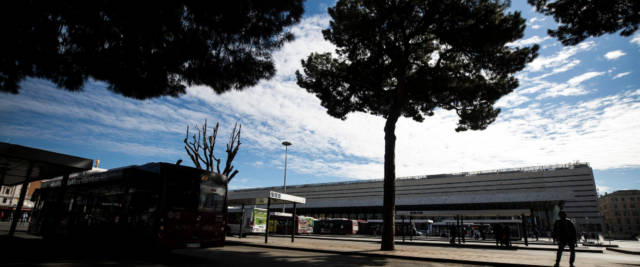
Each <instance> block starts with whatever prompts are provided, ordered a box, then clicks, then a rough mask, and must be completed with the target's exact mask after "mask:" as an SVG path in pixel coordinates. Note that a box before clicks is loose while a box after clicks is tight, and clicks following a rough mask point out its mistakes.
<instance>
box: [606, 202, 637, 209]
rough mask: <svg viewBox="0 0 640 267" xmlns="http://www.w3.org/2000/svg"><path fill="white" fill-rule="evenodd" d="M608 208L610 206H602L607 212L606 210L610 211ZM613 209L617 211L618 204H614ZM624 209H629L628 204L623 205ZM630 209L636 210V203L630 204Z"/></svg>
mask: <svg viewBox="0 0 640 267" xmlns="http://www.w3.org/2000/svg"><path fill="white" fill-rule="evenodd" d="M608 208H609V205H602V209H603V210H606V209H608ZM613 208H614V209H617V208H618V204H613ZM622 208H623V209H626V208H627V204H622ZM629 208H631V209H635V208H636V204H635V203H631V204H629Z"/></svg>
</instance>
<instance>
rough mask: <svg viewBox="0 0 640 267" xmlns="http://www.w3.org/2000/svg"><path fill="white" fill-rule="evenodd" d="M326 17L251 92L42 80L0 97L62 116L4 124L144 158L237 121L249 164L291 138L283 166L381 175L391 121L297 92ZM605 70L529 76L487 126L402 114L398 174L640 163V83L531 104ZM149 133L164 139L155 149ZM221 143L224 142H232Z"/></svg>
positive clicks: (545, 66)
mask: <svg viewBox="0 0 640 267" xmlns="http://www.w3.org/2000/svg"><path fill="white" fill-rule="evenodd" d="M327 22H328V20H327V18H326V16H325V17H312V18H307V19H304V20H303V21H302V22H301V23H300V24H299V25H296V26H294V27H293V28H292V31H293V32H294V33H296V36H297V39H296V41H294V42H292V43H288V44H286V45H285V46H284V47H283V49H282V50H281V51H279V52H277V53H276V54H274V59H275V60H276V65H277V66H276V67H277V69H278V74H277V75H276V77H274V79H272V80H270V81H262V82H260V83H259V84H258V85H257V86H255V87H254V88H249V89H246V90H243V91H233V92H229V93H226V94H223V95H217V94H215V93H213V92H212V90H211V89H210V88H205V87H191V88H189V89H188V92H187V95H185V96H184V97H182V98H180V99H179V101H177V100H174V99H173V98H163V99H158V100H153V101H135V100H128V99H124V98H122V97H119V96H115V95H113V94H111V93H108V91H107V90H106V89H104V88H102V89H95V90H93V89H92V90H90V91H89V92H86V93H82V94H76V93H70V92H66V91H61V90H57V89H50V88H49V89H47V88H40V87H43V86H42V84H41V83H35V82H34V83H33V86H30V88H31V89H27V90H23V91H22V92H21V94H20V95H17V96H13V95H10V96H7V97H3V98H0V110H2V112H11V111H16V112H25V113H26V112H32V113H35V114H50V115H51V114H53V115H55V117H58V118H60V119H59V121H42V120H40V117H37V118H36V119H35V120H34V121H38V122H39V124H34V125H29V126H24V127H22V126H21V125H18V123H16V124H14V125H10V126H12V127H6V128H5V127H4V125H3V130H5V129H10V130H11V132H12V133H15V134H19V133H20V132H29V131H31V132H32V135H31V136H36V135H38V134H40V135H42V136H44V138H47V137H48V136H55V135H56V132H55V131H53V130H49V128H47V124H50V125H56V128H54V129H61V128H62V129H64V127H65V126H67V127H68V128H69V129H70V130H71V131H76V130H78V131H79V130H81V129H86V131H87V132H88V133H90V134H92V133H97V132H101V131H105V132H106V134H105V136H104V138H105V140H104V141H100V140H101V139H99V137H96V138H94V139H93V140H90V141H91V143H92V144H94V143H95V144H98V145H101V146H112V150H113V151H123V150H133V151H134V152H135V153H137V154H139V155H157V154H172V155H173V154H175V153H179V155H181V156H182V157H184V155H183V154H182V153H183V152H182V151H181V149H182V146H181V141H182V140H181V138H183V136H184V135H183V134H184V127H185V126H186V124H195V123H201V122H202V120H203V119H204V118H209V120H210V123H213V122H215V121H220V122H221V133H220V134H219V136H221V137H224V136H227V133H226V132H224V131H228V128H230V126H231V125H233V122H234V121H236V120H238V121H240V122H241V123H242V125H243V128H242V129H243V132H242V134H243V135H242V141H243V145H242V148H241V149H242V151H243V152H242V153H247V154H251V155H254V157H255V158H252V159H251V160H250V161H249V162H248V163H247V165H252V166H254V167H259V168H273V166H281V165H282V158H281V156H282V154H283V149H282V145H281V142H282V140H284V139H286V140H289V141H291V142H292V143H293V146H292V147H290V149H289V160H290V161H289V165H288V168H290V170H291V171H293V172H295V173H298V174H302V175H309V176H311V175H317V176H322V175H329V176H337V177H345V178H357V179H371V178H381V177H382V171H383V161H384V160H383V156H384V131H383V128H384V123H385V121H384V119H383V118H382V117H378V116H372V115H367V114H363V113H354V114H350V115H349V116H348V118H347V120H346V121H342V120H339V119H335V118H332V117H330V116H329V115H327V114H326V110H325V109H324V108H323V107H322V106H321V105H320V101H319V100H318V99H317V98H316V97H315V96H314V95H311V94H309V93H307V92H306V91H305V90H304V89H302V88H299V87H298V86H297V85H296V84H295V81H294V79H292V77H291V74H292V73H293V72H294V71H295V70H297V69H298V68H299V62H300V59H302V58H304V57H306V56H307V55H308V54H309V53H311V52H314V51H331V50H332V49H333V47H332V46H331V44H329V43H327V42H325V41H324V40H322V37H321V35H320V34H319V33H318V32H319V30H320V29H323V28H324V27H326V25H327ZM594 46H595V43H594V42H583V43H581V44H580V45H578V46H575V47H564V48H562V49H561V50H560V51H559V52H557V53H555V54H554V55H552V56H549V57H541V58H539V60H540V61H538V60H536V61H534V62H533V63H532V64H530V65H529V66H528V69H529V70H530V71H546V72H547V73H548V72H551V73H560V72H566V71H567V70H569V69H572V68H574V67H575V66H577V65H578V64H579V63H580V61H579V60H578V59H575V58H572V57H573V56H575V55H576V54H578V53H581V52H584V51H588V50H590V49H592V48H593V47H594ZM534 63H535V64H534ZM600 75H603V72H587V73H583V74H581V75H578V76H575V77H573V78H571V79H568V80H567V81H566V82H564V83H558V82H552V81H546V80H544V79H542V78H540V76H538V77H536V79H530V78H526V79H523V86H522V87H521V88H519V89H517V90H516V91H515V92H514V93H512V94H511V95H507V96H505V97H503V98H502V99H500V101H499V102H498V103H497V104H496V105H497V106H500V107H503V111H502V113H501V115H500V116H499V117H498V119H497V120H496V122H495V123H493V124H492V125H490V126H489V128H488V129H487V130H485V131H469V132H461V133H456V132H455V131H454V129H455V128H456V122H457V115H456V114H455V112H450V111H444V110H437V111H436V112H435V115H434V116H432V117H428V118H427V119H426V120H425V121H424V122H423V123H417V122H414V121H412V120H409V119H406V118H403V119H400V120H399V121H398V125H397V131H396V135H397V143H396V149H397V150H396V159H397V160H396V164H397V174H398V175H399V176H410V175H424V174H434V173H450V172H459V171H477V170H486V169H497V168H505V167H517V166H530V165H539V164H556V163H563V162H570V161H574V160H582V161H588V162H590V163H591V164H592V166H594V167H595V168H599V169H607V168H619V167H624V166H640V141H638V139H637V136H640V120H638V119H637V118H639V117H640V90H636V91H626V92H622V93H618V94H613V95H610V96H606V97H600V98H596V99H593V100H589V101H582V102H579V103H544V102H540V101H538V102H533V101H531V99H533V98H536V97H540V95H544V96H545V97H553V96H560V95H577V94H585V93H588V92H589V90H587V89H585V88H583V86H582V84H583V83H584V82H585V81H587V80H589V79H592V78H594V77H597V76H600ZM545 77H546V76H545ZM44 87H46V86H44ZM49 87H50V86H49ZM537 93H539V94H540V95H535V94H537ZM67 121H68V122H67ZM65 123H66V124H65ZM73 124H77V126H72V125H73ZM3 132H4V131H3ZM120 135H126V138H122V137H121V136H120ZM176 137H177V140H173V138H176ZM58 138H72V136H66V135H64V136H62V137H58ZM162 138H165V139H166V140H160V139H162ZM96 139H97V140H96ZM147 139H154V141H156V142H163V143H162V144H163V145H162V146H158V145H156V144H155V143H154V145H150V144H149V143H148V142H149V140H147ZM169 139H172V140H173V141H167V140H169ZM221 140H222V141H221V142H222V144H220V147H223V144H224V141H226V140H224V138H223V139H221ZM165 141H166V142H165ZM174 145H175V148H174ZM238 160H239V161H242V158H238ZM257 178H259V177H244V176H243V177H238V178H236V179H237V180H236V183H235V184H234V185H233V187H234V188H242V187H252V186H254V184H252V183H251V182H249V181H251V180H255V179H257ZM280 181H281V180H280Z"/></svg>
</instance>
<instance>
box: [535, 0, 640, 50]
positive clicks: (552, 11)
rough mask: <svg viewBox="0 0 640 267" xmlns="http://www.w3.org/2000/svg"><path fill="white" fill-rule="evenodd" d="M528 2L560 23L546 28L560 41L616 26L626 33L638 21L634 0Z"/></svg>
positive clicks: (639, 14)
mask: <svg viewBox="0 0 640 267" xmlns="http://www.w3.org/2000/svg"><path fill="white" fill-rule="evenodd" d="M529 4H531V5H533V6H535V7H536V10H537V11H538V12H541V13H543V14H545V15H551V16H553V18H554V19H555V21H556V22H558V23H559V24H560V26H558V28H557V29H555V30H549V31H548V32H549V35H551V36H553V37H555V38H556V39H558V40H559V41H560V42H562V44H564V45H576V44H578V43H580V42H582V41H584V40H585V39H587V38H588V37H590V36H594V37H597V36H600V35H603V34H605V33H614V32H617V31H620V30H621V31H620V35H622V36H629V35H631V34H633V33H634V32H636V31H637V30H638V25H639V24H640V1H638V0H566V1H562V0H556V1H553V0H552V1H549V0H529Z"/></svg>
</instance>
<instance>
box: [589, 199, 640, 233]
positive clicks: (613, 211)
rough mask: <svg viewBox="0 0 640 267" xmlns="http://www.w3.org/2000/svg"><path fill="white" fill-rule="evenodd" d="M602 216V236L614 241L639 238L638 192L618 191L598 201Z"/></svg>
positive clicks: (639, 213) (639, 204)
mask: <svg viewBox="0 0 640 267" xmlns="http://www.w3.org/2000/svg"><path fill="white" fill-rule="evenodd" d="M598 202H599V204H600V209H601V210H602V213H603V215H604V234H605V236H607V237H610V238H615V239H634V238H637V237H638V236H640V190H620V191H616V192H613V193H611V194H606V195H604V196H601V197H600V198H599V199H598Z"/></svg>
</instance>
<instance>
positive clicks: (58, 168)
mask: <svg viewBox="0 0 640 267" xmlns="http://www.w3.org/2000/svg"><path fill="white" fill-rule="evenodd" d="M92 165H93V161H92V160H90V159H85V158H80V157H75V156H71V155H66V154H60V153H55V152H51V151H46V150H41V149H36V148H31V147H25V146H19V145H14V144H9V143H3V142H0V185H4V186H14V185H20V184H21V185H22V188H21V190H20V197H19V198H18V203H17V206H16V209H15V211H14V213H13V220H12V221H11V227H10V228H9V236H13V235H14V234H15V230H16V226H17V224H18V221H19V219H20V218H21V214H22V207H23V205H24V199H25V196H26V194H27V187H28V186H29V183H31V182H34V181H39V180H43V179H50V178H53V177H58V176H62V177H63V178H62V185H63V187H66V183H67V181H68V180H69V174H71V173H76V172H81V171H86V170H90V169H91V167H92Z"/></svg>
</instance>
